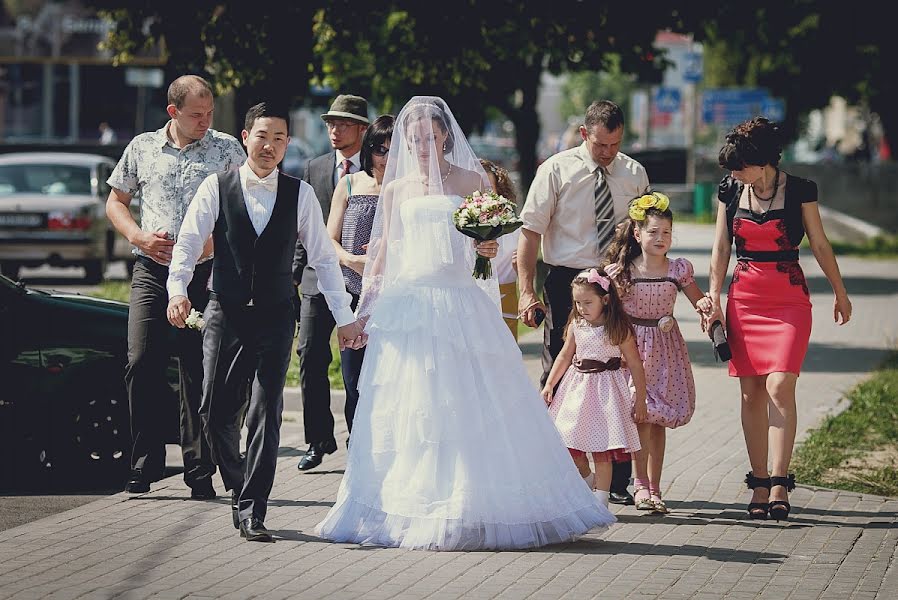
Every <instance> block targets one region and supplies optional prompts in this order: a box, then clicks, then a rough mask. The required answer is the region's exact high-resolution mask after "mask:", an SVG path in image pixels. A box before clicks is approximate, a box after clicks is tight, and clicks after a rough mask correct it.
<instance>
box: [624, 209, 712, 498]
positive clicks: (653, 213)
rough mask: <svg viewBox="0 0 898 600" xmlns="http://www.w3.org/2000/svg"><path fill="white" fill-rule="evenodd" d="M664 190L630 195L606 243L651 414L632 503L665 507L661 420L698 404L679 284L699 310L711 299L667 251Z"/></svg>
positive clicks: (676, 421) (643, 431)
mask: <svg viewBox="0 0 898 600" xmlns="http://www.w3.org/2000/svg"><path fill="white" fill-rule="evenodd" d="M669 202H670V201H669V200H668V198H667V196H665V195H664V194H661V193H659V192H654V193H652V194H646V195H645V196H641V197H640V198H636V199H635V200H633V201H632V202H631V203H630V209H629V216H630V220H629V222H628V223H627V224H626V226H625V227H622V228H620V229H619V230H618V232H617V235H616V236H615V238H614V240H613V241H612V243H611V245H610V246H609V249H608V256H609V258H610V260H612V261H613V262H612V263H611V264H609V265H608V266H607V267H606V269H607V270H608V272H609V273H610V274H611V276H612V279H613V281H614V283H615V284H616V286H617V288H618V289H619V290H620V291H621V297H622V299H623V307H624V310H625V311H626V313H627V315H628V316H629V318H630V322H631V323H632V324H633V329H634V330H635V332H636V346H637V347H638V348H639V355H640V357H641V358H642V362H643V365H644V368H645V377H646V386H647V400H646V404H647V407H648V418H647V419H646V421H645V422H644V423H640V424H639V425H638V429H639V440H640V443H641V444H642V450H641V451H640V452H638V453H637V454H636V456H635V460H634V471H635V478H634V480H635V481H634V488H635V490H636V494H635V496H634V500H635V501H636V508H637V510H650V511H653V512H656V513H661V514H664V513H667V512H668V509H667V506H666V505H665V504H664V500H662V499H661V468H662V466H663V464H664V446H665V442H666V428H671V429H673V428H674V427H680V426H681V425H685V424H686V423H688V422H689V420H690V419H691V418H692V413H693V411H694V410H695V381H694V380H693V378H692V366H691V365H690V363H689V352H688V351H687V350H686V340H684V339H683V335H682V334H681V333H680V328H679V326H678V324H677V321H676V319H674V317H673V310H674V303H675V302H676V300H677V295H678V293H679V292H681V291H682V292H683V293H684V294H685V295H686V297H687V298H688V299H689V301H690V302H691V303H692V305H693V306H694V307H696V309H697V310H698V311H699V312H702V313H703V314H704V313H710V311H711V303H710V300H709V299H708V298H705V295H704V293H703V292H702V290H701V289H699V287H698V286H697V285H696V284H695V279H694V277H693V268H692V264H691V263H690V262H689V261H688V260H686V259H685V258H677V259H670V258H668V257H667V251H668V250H669V249H670V245H671V235H672V228H673V213H671V211H670V209H669V208H668V206H669Z"/></svg>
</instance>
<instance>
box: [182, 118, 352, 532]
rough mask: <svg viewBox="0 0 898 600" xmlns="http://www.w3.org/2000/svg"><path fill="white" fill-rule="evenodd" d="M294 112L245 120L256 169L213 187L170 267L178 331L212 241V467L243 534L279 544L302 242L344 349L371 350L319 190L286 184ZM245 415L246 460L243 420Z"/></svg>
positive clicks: (193, 214)
mask: <svg viewBox="0 0 898 600" xmlns="http://www.w3.org/2000/svg"><path fill="white" fill-rule="evenodd" d="M287 123H288V116H287V111H286V110H279V109H277V108H272V107H271V106H269V105H267V104H265V103H260V104H256V105H255V106H253V107H251V108H250V109H249V111H247V113H246V121H245V128H244V130H243V133H242V136H243V143H244V145H245V146H246V150H247V160H246V162H245V163H244V164H243V165H242V166H241V167H240V169H239V170H237V171H228V172H224V173H219V174H216V175H211V176H209V177H208V178H206V180H205V181H203V183H202V184H201V185H200V187H199V189H198V190H197V193H196V195H195V196H194V198H193V201H192V202H191V203H190V207H189V208H188V210H187V214H186V215H185V217H184V222H183V224H182V226H181V230H180V233H179V235H178V242H177V243H176V244H175V247H174V250H173V252H172V262H171V266H170V267H169V277H168V284H167V286H168V293H169V304H168V309H167V316H168V320H169V321H170V322H171V323H172V324H173V325H175V326H176V327H181V328H183V327H185V325H186V319H187V317H188V316H189V314H190V308H191V306H190V300H188V298H187V294H186V288H187V284H188V283H189V282H190V279H191V277H192V276H193V268H194V265H195V264H196V260H197V258H199V256H200V252H201V251H202V246H203V242H204V241H205V240H206V239H207V238H208V237H209V235H210V234H211V235H212V236H213V238H214V241H215V258H214V262H213V266H212V282H211V288H212V292H211V294H210V299H209V304H208V306H207V307H206V311H205V314H204V319H205V325H204V332H203V374H204V377H203V399H202V404H201V406H200V415H201V417H202V419H203V426H204V430H205V433H206V435H207V436H208V438H209V445H210V447H211V449H212V457H213V459H214V460H215V463H216V465H218V467H219V468H220V469H221V476H222V479H223V480H224V484H225V487H227V488H228V489H229V490H231V509H232V516H233V519H234V526H235V527H236V528H238V529H239V530H240V535H241V536H242V537H244V538H246V539H247V540H248V541H260V542H270V541H273V537H272V535H271V533H270V532H269V531H268V530H267V529H266V527H265V524H264V519H265V516H266V513H267V507H268V495H269V494H270V493H271V488H272V486H273V484H274V473H275V468H276V466H277V452H278V445H279V443H280V426H281V411H282V409H283V402H284V397H283V392H284V382H285V381H286V378H287V366H288V365H289V363H290V350H291V346H292V344H293V332H294V330H295V313H294V308H293V296H294V289H293V276H292V268H291V267H292V262H293V254H294V251H295V248H296V243H297V241H300V242H302V245H303V246H304V247H305V249H306V251H307V253H308V261H309V264H310V265H312V266H314V267H315V269H316V271H317V273H318V287H319V288H320V289H321V292H322V293H323V294H324V296H325V299H326V300H327V304H328V307H329V308H330V310H331V312H332V313H333V315H334V319H335V320H336V323H337V325H338V326H339V327H338V336H339V339H340V346H341V348H342V347H344V346H346V347H352V348H359V347H361V346H362V345H363V344H364V342H365V336H364V333H363V331H362V326H361V324H359V323H358V322H357V321H356V320H355V317H354V316H353V314H352V310H351V309H350V303H351V300H352V297H351V296H350V295H349V293H348V292H347V291H346V287H345V284H344V282H343V274H342V271H341V270H340V266H339V263H338V262H337V255H336V252H335V251H334V247H333V244H332V243H331V240H330V238H329V237H328V235H327V230H326V228H325V225H324V219H323V218H322V216H321V207H320V205H319V204H318V200H317V199H316V198H315V193H314V192H313V191H312V188H311V186H309V185H308V184H306V183H305V182H302V181H299V180H297V179H294V178H292V177H289V176H287V175H284V174H282V173H280V172H279V171H278V169H277V165H278V164H279V163H280V162H281V160H283V158H284V153H285V152H286V148H287V143H288V141H289V139H290V138H289V137H288V125H287ZM249 385H251V387H252V394H251V397H250V401H249V407H248V409H247V411H246V427H247V429H248V430H249V434H248V439H247V443H246V458H245V459H243V458H241V455H240V427H239V425H238V424H237V423H238V419H237V416H238V415H239V414H240V411H241V409H242V407H243V404H244V401H245V395H244V394H243V393H241V392H242V391H244V390H245V389H246V388H247V386H249Z"/></svg>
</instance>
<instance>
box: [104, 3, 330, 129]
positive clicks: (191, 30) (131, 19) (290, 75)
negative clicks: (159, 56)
mask: <svg viewBox="0 0 898 600" xmlns="http://www.w3.org/2000/svg"><path fill="white" fill-rule="evenodd" d="M89 4H90V5H92V6H93V7H94V8H97V9H99V10H100V12H101V14H103V15H105V16H107V17H108V18H110V19H112V20H113V21H114V22H115V23H116V28H115V29H114V30H112V31H111V32H110V35H109V38H108V39H107V41H106V43H105V44H106V46H107V47H108V48H109V49H110V50H111V51H112V52H113V54H114V57H115V62H116V63H117V64H127V63H128V61H129V60H130V59H131V58H132V57H134V56H135V55H136V54H137V53H138V52H139V50H140V49H142V48H146V47H149V46H153V45H157V44H159V45H162V47H163V48H164V51H165V53H166V55H167V58H168V62H167V64H166V75H167V78H168V79H169V80H171V79H173V78H174V77H177V76H178V75H181V74H184V73H195V74H199V75H203V76H204V77H206V78H207V79H209V80H210V82H211V83H212V84H213V86H214V87H215V90H216V92H217V93H219V94H220V93H224V92H228V91H231V90H233V91H235V92H236V98H237V102H236V111H237V113H238V115H239V116H240V119H242V114H243V112H244V111H245V109H246V107H247V106H250V105H251V104H253V103H254V102H258V101H259V100H261V99H267V100H274V101H278V102H287V103H292V102H296V101H298V100H301V99H302V98H303V97H305V95H306V94H307V93H308V89H309V78H310V70H309V65H310V63H311V61H312V36H311V31H312V19H313V17H314V15H315V11H316V10H317V8H318V5H317V3H316V2H281V3H277V2H276V3H270V4H269V5H267V6H266V7H265V8H264V10H263V9H260V8H259V7H258V6H257V5H255V4H253V3H251V2H238V1H232V2H221V1H215V0H195V1H193V2H190V3H184V2H174V1H173V0H152V1H151V0H135V1H132V2H127V3H124V2H122V1H121V0H90V1H89ZM240 119H238V122H240Z"/></svg>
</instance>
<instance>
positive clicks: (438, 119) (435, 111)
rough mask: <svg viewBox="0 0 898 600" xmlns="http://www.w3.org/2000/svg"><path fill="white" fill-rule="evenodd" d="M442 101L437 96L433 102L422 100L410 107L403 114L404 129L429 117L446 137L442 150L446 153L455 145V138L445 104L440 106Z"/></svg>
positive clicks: (407, 129)
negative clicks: (444, 146) (422, 101)
mask: <svg viewBox="0 0 898 600" xmlns="http://www.w3.org/2000/svg"><path fill="white" fill-rule="evenodd" d="M440 102H442V101H441V100H440V99H439V98H437V99H434V101H433V102H424V103H421V104H416V105H415V106H413V107H411V108H410V109H409V110H408V112H407V113H406V115H405V119H404V121H405V130H406V131H409V130H410V129H411V128H410V125H411V124H412V123H416V122H417V121H422V120H424V119H427V118H429V119H431V120H432V121H433V122H434V123H436V124H437V126H438V127H439V128H440V130H441V131H442V132H443V133H445V134H446V135H447V136H448V137H447V138H446V148H445V149H444V150H443V151H444V152H445V153H446V154H448V153H450V152H452V148H454V147H455V140H454V138H453V136H452V127H450V126H449V122H450V121H449V117H448V116H447V115H446V110H445V106H441V105H440V104H439V103H440Z"/></svg>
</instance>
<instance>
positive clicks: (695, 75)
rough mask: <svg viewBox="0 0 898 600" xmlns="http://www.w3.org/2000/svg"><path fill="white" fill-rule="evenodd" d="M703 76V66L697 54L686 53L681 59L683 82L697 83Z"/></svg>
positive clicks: (699, 55) (700, 57)
mask: <svg viewBox="0 0 898 600" xmlns="http://www.w3.org/2000/svg"><path fill="white" fill-rule="evenodd" d="M703 76H704V64H703V61H702V55H701V53H699V52H687V53H686V56H685V57H684V59H683V81H686V82H688V83H698V82H699V81H701V80H702V77H703Z"/></svg>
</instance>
